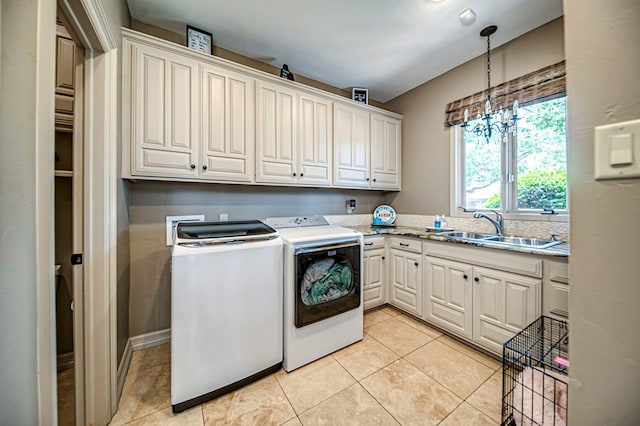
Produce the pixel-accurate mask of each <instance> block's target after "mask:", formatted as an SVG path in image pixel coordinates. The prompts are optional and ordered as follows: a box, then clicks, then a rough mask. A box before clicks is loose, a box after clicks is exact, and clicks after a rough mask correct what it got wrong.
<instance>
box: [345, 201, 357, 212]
mask: <svg viewBox="0 0 640 426" xmlns="http://www.w3.org/2000/svg"><path fill="white" fill-rule="evenodd" d="M355 209H356V200H347V213H348V214H352V213H353V211H354V210H355Z"/></svg>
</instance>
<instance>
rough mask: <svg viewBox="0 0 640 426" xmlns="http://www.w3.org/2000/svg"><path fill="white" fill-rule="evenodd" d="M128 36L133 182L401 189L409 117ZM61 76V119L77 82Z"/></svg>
mask: <svg viewBox="0 0 640 426" xmlns="http://www.w3.org/2000/svg"><path fill="white" fill-rule="evenodd" d="M122 34H123V43H122V47H123V49H122V51H123V54H122V64H123V83H122V88H123V96H122V103H123V105H122V111H123V117H122V129H123V134H122V143H123V150H122V155H123V159H122V164H123V165H122V176H123V177H124V178H133V179H154V180H175V181H201V182H205V181H206V182H221V183H241V184H243V183H244V184H253V183H258V184H265V185H283V186H315V187H341V188H362V189H379V190H399V189H400V138H401V128H400V124H401V122H400V119H401V116H399V115H397V114H394V113H392V112H385V111H384V110H381V109H379V108H375V107H371V106H368V105H361V104H358V103H356V102H353V101H351V100H347V99H345V98H344V97H340V96H337V95H334V94H331V93H327V92H323V91H321V90H318V89H315V88H313V87H309V86H305V85H303V84H300V83H295V82H291V81H287V80H283V79H281V78H278V77H276V76H273V75H271V74H267V73H264V72H261V71H258V70H256V69H253V68H249V67H246V66H243V65H240V64H236V63H233V62H230V61H227V60H225V59H221V58H217V57H215V56H211V55H204V54H202V53H200V52H196V51H194V50H191V49H188V48H186V47H184V46H180V45H177V44H175V43H171V42H167V41H164V40H160V39H158V38H155V37H151V36H148V35H145V34H142V33H138V32H136V31H132V30H130V29H126V28H123V29H122ZM58 44H59V46H58V49H59V50H61V52H62V53H61V54H60V55H61V57H68V56H70V55H73V51H72V50H70V49H71V48H72V47H73V46H72V45H71V44H68V43H67V41H65V40H59V41H58ZM61 71H62V70H59V71H58V74H59V75H56V82H57V84H58V89H57V92H56V101H57V102H56V105H57V109H59V110H60V111H56V112H57V113H58V112H60V114H58V115H62V113H63V112H65V113H66V112H67V111H66V110H67V109H69V108H70V106H72V103H70V102H69V101H68V100H67V99H66V97H68V96H67V95H66V93H67V92H69V93H72V92H70V91H72V88H73V84H74V83H75V82H74V81H73V78H72V77H71V78H70V77H68V76H67V75H66V74H65V73H63V72H61ZM58 98H60V99H58ZM70 99H72V98H70ZM64 108H66V109H65V110H64V111H62V110H63V109H64Z"/></svg>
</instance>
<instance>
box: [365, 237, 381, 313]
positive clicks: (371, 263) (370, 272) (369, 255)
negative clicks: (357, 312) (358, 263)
mask: <svg viewBox="0 0 640 426" xmlns="http://www.w3.org/2000/svg"><path fill="white" fill-rule="evenodd" d="M363 265H364V276H363V282H364V308H365V309H369V308H373V307H375V306H379V305H382V304H383V303H385V297H384V282H385V271H386V267H385V266H386V257H385V250H384V248H377V249H371V250H365V252H364V259H363Z"/></svg>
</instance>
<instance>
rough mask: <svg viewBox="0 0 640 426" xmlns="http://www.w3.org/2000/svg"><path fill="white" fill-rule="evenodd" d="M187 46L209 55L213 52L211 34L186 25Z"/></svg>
mask: <svg viewBox="0 0 640 426" xmlns="http://www.w3.org/2000/svg"><path fill="white" fill-rule="evenodd" d="M187 47H188V48H189V49H193V50H197V51H198V52H202V53H206V54H209V55H211V54H212V52H213V34H211V33H210V32H208V31H205V30H201V29H199V28H196V27H192V26H191V25H187Z"/></svg>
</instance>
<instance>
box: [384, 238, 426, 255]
mask: <svg viewBox="0 0 640 426" xmlns="http://www.w3.org/2000/svg"><path fill="white" fill-rule="evenodd" d="M391 247H392V248H396V249H400V250H405V251H411V252H414V253H420V254H422V241H420V240H414V239H410V238H398V237H391Z"/></svg>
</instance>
